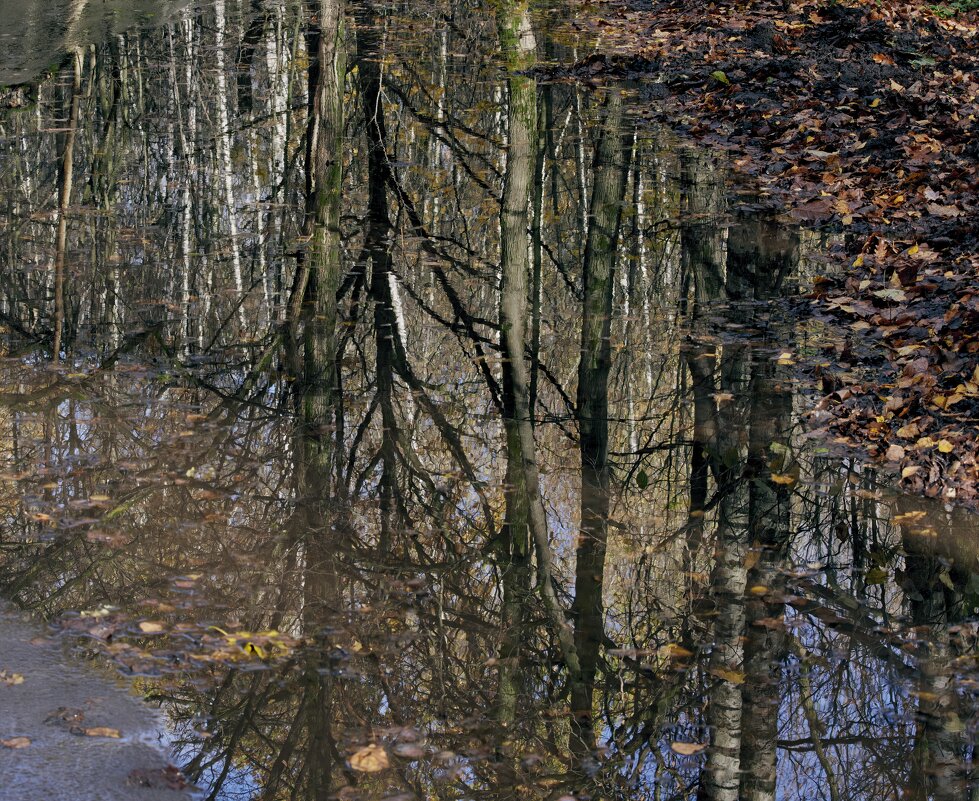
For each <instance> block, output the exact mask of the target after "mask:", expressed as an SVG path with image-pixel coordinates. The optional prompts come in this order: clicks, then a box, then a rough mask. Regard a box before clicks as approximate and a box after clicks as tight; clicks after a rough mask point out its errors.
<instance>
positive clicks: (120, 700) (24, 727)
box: [0, 607, 190, 801]
mask: <svg viewBox="0 0 979 801" xmlns="http://www.w3.org/2000/svg"><path fill="white" fill-rule="evenodd" d="M0 641H2V642H3V653H2V655H0V776H3V782H2V784H0V801H33V800H34V799H39V798H58V799H71V801H115V800H116V799H118V801H123V799H126V800H127V801H128V800H132V799H135V800H138V799H145V800H146V801H177V800H178V799H181V798H189V797H190V795H189V793H188V792H187V789H188V788H187V785H186V784H185V783H184V782H183V780H182V779H181V777H180V775H179V773H178V772H177V771H176V770H175V769H174V768H172V767H170V766H168V763H167V761H166V759H165V758H164V756H163V749H164V747H165V739H164V735H163V724H162V719H161V718H160V717H159V716H158V715H157V714H155V713H154V712H153V711H152V710H150V709H149V708H148V707H146V706H143V705H142V704H140V703H139V702H138V701H137V700H136V699H135V698H134V697H132V696H131V695H129V694H128V693H127V692H126V691H125V689H123V688H122V687H121V686H120V685H119V684H117V683H115V682H113V681H111V680H110V679H108V678H106V677H104V676H101V675H99V674H98V673H96V672H95V671H93V670H92V669H90V668H89V667H88V666H85V665H81V664H78V663H77V662H73V661H70V660H69V659H67V658H66V656H65V654H64V653H63V651H62V649H61V648H60V646H59V645H58V644H57V643H54V642H51V641H50V640H48V639H47V638H45V637H43V636H42V635H41V633H40V631H39V630H38V629H37V628H36V627H34V626H32V625H30V624H28V623H25V622H24V620H23V619H21V618H20V617H19V616H17V615H16V614H15V613H13V612H12V611H11V610H9V609H8V608H6V607H0Z"/></svg>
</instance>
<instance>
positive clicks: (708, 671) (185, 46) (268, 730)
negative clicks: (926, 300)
mask: <svg viewBox="0 0 979 801" xmlns="http://www.w3.org/2000/svg"><path fill="white" fill-rule="evenodd" d="M331 8H332V6H331V4H329V3H323V4H322V8H321V13H320V14H319V16H318V17H317V20H318V22H319V24H320V25H321V26H324V27H325V28H326V29H327V32H328V33H329V31H330V30H332V29H330V28H329V25H330V23H331V16H330V13H329V12H330V10H331ZM500 13H501V15H503V16H502V17H501V27H502V28H503V40H504V42H505V43H506V47H505V48H504V52H503V54H502V61H503V62H505V64H506V65H507V66H508V67H509V69H510V71H509V72H507V71H506V70H505V69H503V67H502V66H501V56H500V53H499V46H498V43H499V41H500V38H499V32H498V27H500V26H498V22H497V20H495V19H494V18H493V17H492V16H490V15H488V12H486V11H482V10H478V9H475V8H473V7H470V6H462V5H450V4H446V5H438V6H429V5H420V6H417V7H416V6H414V5H413V6H412V8H411V10H410V11H404V10H396V9H394V8H393V7H388V6H360V5H358V6H356V7H352V8H350V9H348V14H347V23H348V24H347V26H346V30H347V33H346V35H345V37H343V38H341V39H340V40H339V41H341V43H342V46H341V47H340V48H338V49H337V50H336V51H333V50H332V49H331V47H332V43H333V42H334V41H336V39H335V38H332V37H331V36H329V35H324V36H322V37H321V38H318V37H317V33H316V29H315V28H311V27H310V25H309V18H308V16H307V15H306V14H305V13H304V12H303V10H302V7H301V6H300V4H298V3H295V2H284V1H283V2H265V3H252V4H248V3H241V4H239V3H231V2H228V3H222V2H215V3H211V4H205V5H202V6H201V7H199V8H198V7H197V6H194V7H193V8H187V9H183V10H180V11H175V12H174V14H173V15H172V16H170V17H164V18H162V19H160V20H159V21H158V24H154V25H152V26H149V27H144V28H128V29H125V32H122V33H120V34H119V36H118V37H115V38H110V39H107V40H101V39H100V40H98V41H96V45H95V47H94V48H93V49H92V50H90V51H89V50H86V51H85V57H84V58H81V57H79V58H77V59H76V58H74V57H69V58H68V60H67V61H66V62H65V63H64V64H63V67H62V68H61V69H60V70H59V71H58V72H57V73H56V74H55V75H53V76H52V77H50V78H45V79H43V80H41V81H40V83H38V84H37V86H36V87H34V88H32V89H31V90H30V95H31V102H30V104H29V105H28V107H27V110H26V111H25V110H24V109H19V110H17V111H8V112H7V113H5V114H4V115H3V116H2V118H0V154H2V155H0V160H2V164H3V169H2V171H0V185H2V187H3V197H4V199H5V210H4V213H3V216H2V217H0V220H2V223H0V245H2V247H3V252H4V254H5V259H4V260H3V263H2V265H0V273H2V278H3V281H2V284H0V313H2V320H3V323H4V325H5V326H6V329H7V330H6V336H5V338H4V343H5V344H4V347H5V353H4V356H3V359H2V360H0V430H2V432H3V434H2V438H0V443H2V444H0V462H2V468H0V481H2V488H3V489H2V492H3V495H2V497H3V514H4V523H3V526H2V528H0V586H2V588H3V593H4V595H5V596H6V597H7V598H10V599H12V600H13V601H14V602H16V603H17V604H19V605H20V606H22V607H24V608H27V609H31V610H34V611H35V612H37V613H39V614H40V615H42V616H43V617H44V618H46V619H47V620H49V621H51V625H52V627H53V629H54V630H55V631H56V632H60V633H62V634H63V635H65V637H66V638H67V639H68V640H69V641H70V642H71V643H72V644H73V645H74V647H75V648H76V649H78V650H79V651H81V652H83V653H85V654H87V655H89V656H93V657H96V658H98V659H100V660H104V661H107V662H109V663H111V664H113V665H114V666H115V667H117V668H118V669H119V670H120V671H121V672H122V673H123V674H125V675H127V676H130V677H131V678H132V681H133V686H134V687H135V688H136V689H137V690H138V691H139V692H140V693H142V694H143V695H145V696H146V698H147V699H149V700H150V701H151V702H152V703H154V704H156V705H159V706H160V707H161V708H162V710H163V711H164V713H165V714H166V716H167V718H168V720H169V723H170V726H171V728H172V731H173V737H174V739H175V743H176V748H177V750H178V754H179V762H180V767H181V768H182V769H183V771H184V773H185V774H186V775H187V777H188V778H189V779H190V780H191V781H192V782H193V783H194V784H196V785H198V786H200V787H202V788H203V789H204V793H205V797H208V798H213V799H238V798H252V797H254V798H258V797H261V798H317V799H321V798H323V799H325V798H343V799H355V798H364V799H381V798H388V799H395V798H398V799H408V798H419V799H420V798H450V797H451V798H487V797H490V798H501V799H502V798H514V797H533V798H541V799H545V798H546V799H561V798H581V799H584V798H618V799H653V798H656V799H681V798H709V799H737V798H745V799H749V798H750V799H766V798H769V799H775V798H779V799H811V798H822V797H825V798H828V799H833V800H834V801H835V799H864V798H865V799H879V798H920V799H925V798H936V799H937V798H952V797H955V798H963V797H967V795H968V793H970V792H974V789H973V788H974V784H975V782H974V779H973V776H972V771H973V766H972V758H973V756H972V755H973V743H974V738H975V725H976V714H975V710H974V706H975V704H974V700H973V698H974V695H973V690H974V687H975V685H976V680H977V671H976V664H975V649H974V641H975V638H976V636H977V630H976V625H975V622H974V621H975V612H976V608H977V604H979V595H977V593H979V583H977V580H976V578H975V574H974V573H973V572H972V571H973V569H974V566H975V564H976V557H977V556H979V553H977V546H976V542H977V539H976V534H975V532H976V520H975V518H974V517H972V516H970V515H968V514H966V513H964V512H962V511H960V510H955V509H951V508H946V507H945V506H943V505H942V504H940V503H938V502H935V501H925V500H921V499H916V498H910V497H904V496H900V495H897V494H894V493H893V492H891V491H889V490H888V488H887V486H886V484H885V483H884V482H882V481H880V480H879V478H878V477H877V476H876V474H875V473H874V471H873V470H872V469H870V468H866V467H864V466H862V465H860V464H859V463H856V462H853V461H847V460H845V459H841V458H840V457H839V456H838V455H833V454H831V453H830V452H829V450H828V448H827V446H826V445H825V444H824V443H821V442H820V441H819V440H815V439H812V438H810V437H808V436H807V433H806V432H807V430H808V429H807V426H806V415H807V413H808V412H809V411H811V409H812V407H813V403H814V398H815V397H816V394H815V388H814V386H813V379H812V377H811V375H810V372H809V371H808V368H806V367H805V365H810V364H813V363H816V362H818V360H819V355H820V354H821V353H823V352H824V350H825V349H826V348H829V347H832V345H833V344H834V341H835V340H834V337H835V334H834V332H832V331H828V330H826V329H825V328H823V327H822V326H821V325H820V324H818V323H816V322H814V321H812V320H810V319H808V318H807V317H806V313H805V312H806V308H807V301H806V299H805V298H804V297H803V296H802V295H801V294H800V293H801V292H804V290H805V287H806V286H807V285H808V283H809V281H810V280H811V278H812V277H813V276H814V275H816V274H818V272H819V271H820V269H821V265H822V262H821V254H822V253H824V252H825V249H826V248H828V247H830V246H831V245H832V242H831V241H829V240H827V239H825V238H820V237H819V236H818V235H816V234H813V233H811V232H807V231H803V230H798V229H794V228H789V227H785V226H784V225H782V224H781V223H780V222H779V220H778V219H777V218H776V217H775V216H773V214H772V213H770V212H769V211H766V210H765V208H764V204H762V203H760V202H759V201H758V200H757V199H755V198H752V197H750V196H749V195H746V194H744V193H743V190H739V189H738V188H737V187H734V186H732V185H730V184H729V183H728V182H727V181H726V180H725V173H724V167H723V161H722V160H721V158H720V156H719V155H717V154H710V153H705V152H703V151H698V150H692V149H690V148H689V147H685V146H682V145H678V144H677V143H675V142H674V141H672V140H671V139H670V138H669V137H667V136H666V135H665V134H659V133H656V132H654V131H650V130H649V129H648V128H645V127H637V126H636V125H635V124H633V122H632V120H633V119H634V116H633V114H632V109H631V108H630V104H632V103H634V102H636V100H635V98H636V97H637V94H636V93H635V91H634V87H629V88H626V89H623V90H621V91H620V90H614V91H610V92H589V91H585V90H582V89H580V88H577V87H575V86H571V85H566V84H563V85H558V84H553V85H552V84H546V83H543V82H541V83H537V82H535V81H534V80H533V79H532V78H531V77H529V75H531V74H532V73H531V72H529V71H528V70H529V68H530V67H532V66H533V62H534V57H533V54H534V52H539V53H540V54H541V58H542V60H543V59H544V58H546V59H548V60H560V59H561V58H562V57H563V55H564V54H566V52H570V50H571V49H572V48H574V47H578V48H581V49H582V50H583V51H585V50H587V43H586V42H584V41H581V42H574V41H569V40H568V34H567V31H566V30H565V31H564V32H563V33H562V34H561V37H560V39H557V40H555V39H552V38H550V37H549V35H548V30H547V27H546V25H545V24H544V20H546V19H548V18H549V17H548V16H547V15H540V17H538V16H535V17H534V18H533V25H531V24H530V20H529V18H528V17H527V16H526V15H523V14H521V13H520V9H519V7H513V6H512V5H511V4H503V5H502V7H501V10H500ZM333 21H334V23H335V19H333ZM531 31H532V33H533V37H534V39H533V40H532V39H531V36H530V34H531ZM62 49H63V48H62V45H61V44H60V43H58V42H55V41H53V40H52V44H51V49H50V55H51V57H52V58H53V57H55V55H56V54H57V53H60V52H61V50H62ZM310 49H315V50H316V52H319V53H321V54H322V55H323V56H324V57H325V58H328V59H330V60H331V63H334V64H335V65H336V66H337V69H336V70H334V71H332V72H330V71H327V72H328V74H329V75H334V76H335V75H342V74H346V79H345V84H344V86H343V87H340V86H338V85H336V83H335V82H334V84H332V85H331V84H330V83H329V78H326V79H323V80H322V81H321V82H320V83H319V84H318V85H317V86H316V87H315V88H316V89H317V90H318V92H317V96H318V97H319V98H320V106H319V109H320V112H319V113H320V126H319V127H318V129H316V130H313V131H312V136H313V140H312V141H313V142H314V143H316V144H317V147H314V148H312V149H311V151H307V147H306V137H307V135H308V134H309V129H308V127H307V121H308V120H307V87H308V78H309V76H308V65H309V61H310V59H309V55H308V52H309V50H310ZM58 58H60V56H58ZM344 62H345V63H346V67H344V68H340V67H343V65H344ZM6 66H9V65H6ZM508 76H509V77H508ZM341 89H343V90H344V92H345V94H344V95H343V97H344V98H345V99H344V101H343V102H342V103H339V102H338V98H340V97H341V92H340V90H341ZM638 96H641V92H640V93H639V94H638ZM337 109H342V112H343V119H342V125H341V124H340V122H339V121H338V117H337ZM324 131H325V132H326V133H323V132H324ZM329 136H332V137H334V138H333V139H332V140H331V139H329V138H328V137H329ZM338 152H339V153H341V154H342V163H341V161H338V160H337V159H335V158H334V155H335V154H336V153H338ZM313 163H314V164H317V165H318V167H317V169H316V170H314V171H313V176H314V178H315V180H314V182H313V190H312V192H310V191H309V187H308V185H307V178H308V176H307V164H313ZM337 167H339V170H338V169H337ZM67 184H71V186H70V187H69V190H68V191H66V189H65V187H66V185H67ZM303 287H306V288H305V289H303ZM310 287H312V288H310ZM334 293H335V294H336V295H337V296H338V297H339V298H340V302H339V304H333V303H331V302H329V298H331V297H332V296H333V294H334ZM501 320H502V321H503V325H501V323H500V321H501ZM56 342H58V343H60V346H59V347H58V348H57V350H58V351H59V353H60V356H61V358H60V360H59V361H58V362H57V363H53V362H52V352H53V349H54V346H55V343H56ZM0 692H2V688H0Z"/></svg>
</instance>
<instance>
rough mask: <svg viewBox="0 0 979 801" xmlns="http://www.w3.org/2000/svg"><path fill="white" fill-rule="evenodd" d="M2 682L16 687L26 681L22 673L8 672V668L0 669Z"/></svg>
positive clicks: (0, 680) (0, 681)
mask: <svg viewBox="0 0 979 801" xmlns="http://www.w3.org/2000/svg"><path fill="white" fill-rule="evenodd" d="M0 683H3V684H6V685H7V686H8V687H16V686H17V685H18V684H23V683H24V677H23V676H22V675H21V674H20V673H8V672H7V671H6V670H0Z"/></svg>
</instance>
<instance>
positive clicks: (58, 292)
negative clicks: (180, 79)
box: [51, 3, 85, 362]
mask: <svg viewBox="0 0 979 801" xmlns="http://www.w3.org/2000/svg"><path fill="white" fill-rule="evenodd" d="M80 5H81V6H82V7H84V5H85V4H84V3H81V4H80ZM69 92H70V94H69V98H68V114H67V120H66V121H65V132H64V136H63V139H62V145H61V160H60V162H59V164H58V231H57V235H56V236H57V241H56V243H55V259H54V333H53V340H52V344H51V358H52V360H53V361H55V362H58V361H60V360H61V349H62V347H63V345H64V330H65V260H66V258H67V254H66V250H67V247H68V207H69V206H70V205H71V189H72V179H73V177H74V168H75V136H76V134H77V132H78V109H79V104H80V101H81V94H82V52H81V50H77V49H76V50H74V51H72V56H71V84H70V90H69Z"/></svg>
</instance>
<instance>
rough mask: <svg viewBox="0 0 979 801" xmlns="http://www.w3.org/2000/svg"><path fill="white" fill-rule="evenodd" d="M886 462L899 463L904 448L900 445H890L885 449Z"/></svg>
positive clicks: (902, 456)
mask: <svg viewBox="0 0 979 801" xmlns="http://www.w3.org/2000/svg"><path fill="white" fill-rule="evenodd" d="M886 455H887V461H889V462H900V461H901V459H903V458H904V448H902V447H901V446H900V445H891V446H890V447H889V448H888V449H887V454H886Z"/></svg>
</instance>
